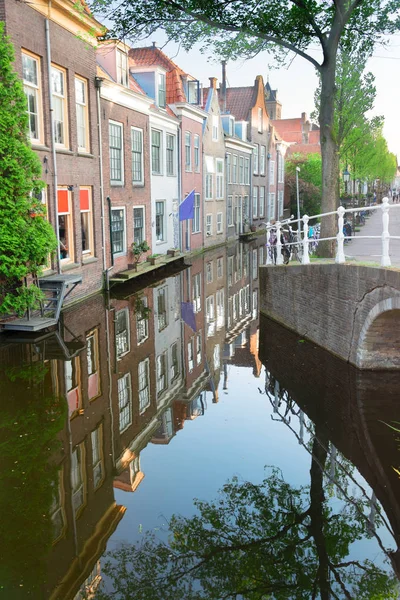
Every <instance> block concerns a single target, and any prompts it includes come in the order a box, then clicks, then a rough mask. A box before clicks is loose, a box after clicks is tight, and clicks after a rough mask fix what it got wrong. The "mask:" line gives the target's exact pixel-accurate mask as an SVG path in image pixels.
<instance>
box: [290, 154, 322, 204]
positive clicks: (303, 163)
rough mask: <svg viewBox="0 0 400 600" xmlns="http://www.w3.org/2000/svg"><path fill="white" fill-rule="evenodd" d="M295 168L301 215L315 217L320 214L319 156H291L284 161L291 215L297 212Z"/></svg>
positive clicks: (320, 175) (320, 178) (320, 181)
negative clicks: (297, 170) (297, 173)
mask: <svg viewBox="0 0 400 600" xmlns="http://www.w3.org/2000/svg"><path fill="white" fill-rule="evenodd" d="M296 167H300V173H299V195H300V201H301V205H300V212H301V214H302V215H305V214H307V215H316V214H318V213H319V212H321V195H322V174H321V155H320V154H317V153H313V154H307V155H304V154H299V153H298V154H293V155H292V156H290V158H288V159H287V161H286V183H287V186H288V188H289V190H290V210H291V214H296V211H297V195H296V194H297V189H296Z"/></svg>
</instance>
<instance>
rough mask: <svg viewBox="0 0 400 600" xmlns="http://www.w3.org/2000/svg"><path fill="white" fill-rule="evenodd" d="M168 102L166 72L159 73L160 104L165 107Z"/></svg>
mask: <svg viewBox="0 0 400 600" xmlns="http://www.w3.org/2000/svg"><path fill="white" fill-rule="evenodd" d="M166 104H167V90H166V86H165V74H164V73H159V74H158V106H160V107H161V108H165V106H166Z"/></svg>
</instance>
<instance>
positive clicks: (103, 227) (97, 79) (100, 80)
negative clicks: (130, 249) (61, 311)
mask: <svg viewBox="0 0 400 600" xmlns="http://www.w3.org/2000/svg"><path fill="white" fill-rule="evenodd" d="M102 83H103V78H102V77H95V78H94V85H95V87H96V98H97V130H98V136H99V173H100V208H101V251H102V255H103V271H104V274H105V276H106V277H107V273H106V271H107V257H106V224H105V210H104V177H103V146H102V135H101V112H100V90H101V84H102ZM110 241H111V239H110Z"/></svg>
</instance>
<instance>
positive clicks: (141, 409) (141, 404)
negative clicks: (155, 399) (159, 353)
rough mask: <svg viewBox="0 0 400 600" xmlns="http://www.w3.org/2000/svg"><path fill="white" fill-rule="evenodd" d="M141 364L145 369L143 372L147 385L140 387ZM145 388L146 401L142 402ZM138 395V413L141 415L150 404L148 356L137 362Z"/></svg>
mask: <svg viewBox="0 0 400 600" xmlns="http://www.w3.org/2000/svg"><path fill="white" fill-rule="evenodd" d="M141 365H144V369H145V373H146V382H147V386H146V387H143V388H140V385H141V379H140V378H141V373H140V368H141ZM144 390H146V396H147V398H146V402H142V400H143V391H144ZM138 397H139V415H142V414H143V413H145V412H146V410H147V409H148V407H149V406H150V402H151V395H150V360H149V359H148V358H145V359H144V360H141V361H140V363H139V364H138Z"/></svg>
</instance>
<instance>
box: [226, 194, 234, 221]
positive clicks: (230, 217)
mask: <svg viewBox="0 0 400 600" xmlns="http://www.w3.org/2000/svg"><path fill="white" fill-rule="evenodd" d="M226 209H227V221H228V227H232V226H233V196H232V195H229V196H228V202H227V207H226Z"/></svg>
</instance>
